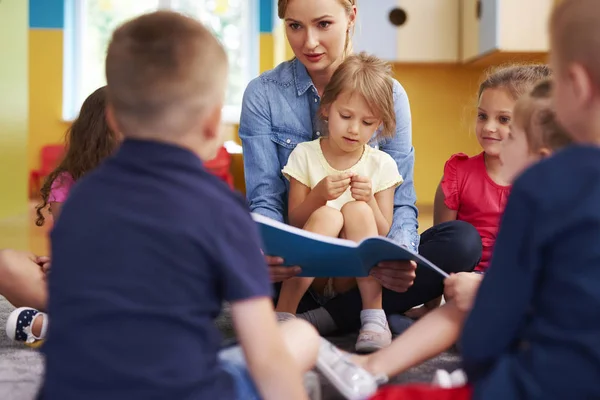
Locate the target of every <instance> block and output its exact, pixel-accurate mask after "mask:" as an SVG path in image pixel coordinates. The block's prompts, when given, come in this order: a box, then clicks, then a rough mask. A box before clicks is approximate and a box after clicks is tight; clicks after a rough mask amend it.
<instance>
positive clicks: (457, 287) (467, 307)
mask: <svg viewBox="0 0 600 400" xmlns="http://www.w3.org/2000/svg"><path fill="white" fill-rule="evenodd" d="M482 279H483V275H481V274H475V273H472V272H459V273H458V274H452V275H450V276H449V277H448V278H446V280H445V281H444V296H446V299H448V300H449V301H452V302H454V304H456V306H457V307H458V309H459V310H461V311H462V312H469V311H471V309H472V308H473V302H474V301H475V296H476V295H477V289H479V285H480V284H481V280H482Z"/></svg>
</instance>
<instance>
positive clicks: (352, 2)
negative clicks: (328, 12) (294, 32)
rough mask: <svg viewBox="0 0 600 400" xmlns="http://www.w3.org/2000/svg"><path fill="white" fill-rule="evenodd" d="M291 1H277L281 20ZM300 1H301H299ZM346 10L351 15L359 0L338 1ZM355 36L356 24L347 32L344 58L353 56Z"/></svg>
mask: <svg viewBox="0 0 600 400" xmlns="http://www.w3.org/2000/svg"><path fill="white" fill-rule="evenodd" d="M290 1H291V0H278V1H277V15H278V16H279V18H281V19H284V18H285V12H286V10H287V7H288V4H289V2H290ZM297 1H300V0H297ZM337 1H338V2H339V3H340V4H341V5H342V7H344V10H346V14H347V15H350V13H351V12H352V7H354V6H357V4H356V3H357V1H358V0H337ZM353 35H354V24H353V25H352V26H351V27H348V30H347V31H346V43H345V44H344V57H347V56H349V55H350V54H352V36H353Z"/></svg>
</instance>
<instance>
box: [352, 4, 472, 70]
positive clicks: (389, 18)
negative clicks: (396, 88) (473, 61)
mask: <svg viewBox="0 0 600 400" xmlns="http://www.w3.org/2000/svg"><path fill="white" fill-rule="evenodd" d="M459 1H460V0H369V1H368V2H366V1H365V2H362V3H360V7H359V10H358V16H357V26H356V31H355V35H354V50H355V51H366V52H369V53H372V54H375V55H377V56H379V57H381V58H383V59H385V60H388V61H395V62H406V63H455V62H457V61H458V60H459V32H460V26H459V21H460V15H459V11H460V7H459V4H460V3H459Z"/></svg>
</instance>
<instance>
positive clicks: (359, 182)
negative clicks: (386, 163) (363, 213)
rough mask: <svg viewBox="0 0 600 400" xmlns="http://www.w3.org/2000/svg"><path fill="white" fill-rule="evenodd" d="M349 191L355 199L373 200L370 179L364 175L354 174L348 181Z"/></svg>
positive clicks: (366, 201)
mask: <svg viewBox="0 0 600 400" xmlns="http://www.w3.org/2000/svg"><path fill="white" fill-rule="evenodd" d="M350 191H351V192H352V197H353V198H354V200H356V201H364V202H365V203H370V202H371V201H372V200H374V197H373V188H372V187H371V179H369V177H366V176H359V175H354V176H353V177H352V179H351V181H350Z"/></svg>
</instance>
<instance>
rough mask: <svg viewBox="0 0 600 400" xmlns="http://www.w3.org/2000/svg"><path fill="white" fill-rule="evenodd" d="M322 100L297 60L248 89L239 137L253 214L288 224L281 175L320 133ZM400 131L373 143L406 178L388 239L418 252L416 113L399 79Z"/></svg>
mask: <svg viewBox="0 0 600 400" xmlns="http://www.w3.org/2000/svg"><path fill="white" fill-rule="evenodd" d="M320 102H321V99H320V97H319V95H318V93H317V90H316V88H315V86H314V85H313V83H312V80H311V78H310V76H309V75H308V72H307V71H306V68H305V67H304V65H303V64H302V63H301V62H299V61H298V60H297V59H294V60H292V61H286V62H283V63H281V64H280V65H279V66H277V67H276V68H275V69H273V70H270V71H267V72H265V73H263V74H262V75H260V76H259V77H257V78H255V79H253V80H252V81H251V82H250V83H249V84H248V87H247V88H246V91H245V92H244V98H243V101H242V114H241V118H240V128H239V135H240V138H241V140H242V147H243V153H244V170H245V178H246V193H247V197H248V201H249V206H250V210H251V211H252V212H255V213H258V214H261V215H264V216H266V217H269V218H273V219H275V220H277V221H281V222H283V221H286V222H287V197H288V190H289V182H288V180H287V179H285V178H284V177H283V175H282V174H281V170H282V169H283V167H284V166H285V165H286V163H287V160H288V157H289V155H290V153H291V152H292V150H294V147H296V145H297V144H298V143H301V142H306V141H310V140H314V139H316V138H318V137H319V136H320V135H321V131H320V127H322V126H323V125H322V121H321V119H320V117H319V116H318V113H317V111H318V109H319V104H320ZM394 109H395V111H396V134H395V135H394V137H393V138H390V139H384V140H378V141H377V142H374V143H373V144H372V145H375V146H377V147H379V149H381V150H382V151H385V152H386V153H388V154H389V155H391V156H392V157H393V158H394V160H396V163H397V164H398V170H399V171H400V174H401V175H402V177H403V178H404V182H403V183H402V184H401V185H400V186H399V187H398V188H397V189H396V194H395V196H394V221H393V223H392V227H391V229H390V233H389V234H388V237H390V238H392V239H393V240H394V241H396V242H397V243H399V244H402V245H405V246H406V247H408V248H409V249H412V250H414V251H417V249H418V245H419V235H418V233H417V226H418V225H417V208H416V206H415V202H416V194H415V188H414V182H413V170H414V163H415V153H414V148H413V146H412V134H411V117H410V106H409V103H408V97H407V95H406V91H405V90H404V88H403V87H402V86H401V85H400V83H398V81H396V80H394Z"/></svg>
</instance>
